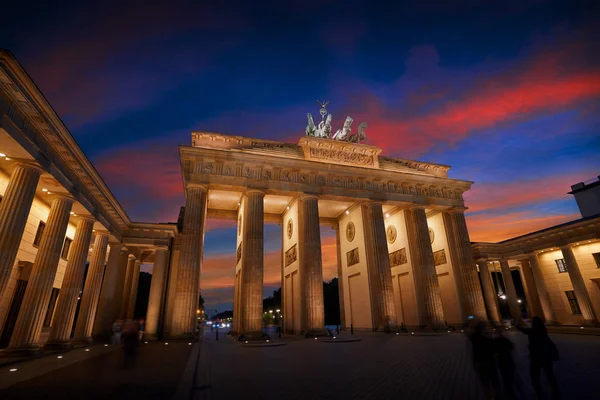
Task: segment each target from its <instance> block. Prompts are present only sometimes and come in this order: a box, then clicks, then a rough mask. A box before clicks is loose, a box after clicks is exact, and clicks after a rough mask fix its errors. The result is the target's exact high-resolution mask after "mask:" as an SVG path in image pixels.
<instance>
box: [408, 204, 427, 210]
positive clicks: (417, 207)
mask: <svg viewBox="0 0 600 400" xmlns="http://www.w3.org/2000/svg"><path fill="white" fill-rule="evenodd" d="M405 209H406V210H410V211H414V210H423V211H425V205H424V204H415V205H412V206H410V207H407V208H405Z"/></svg>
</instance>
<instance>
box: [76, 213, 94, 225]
mask: <svg viewBox="0 0 600 400" xmlns="http://www.w3.org/2000/svg"><path fill="white" fill-rule="evenodd" d="M76 218H77V220H78V221H80V220H86V221H90V222H92V223H93V222H96V218H94V217H93V216H91V215H79V214H78V215H77V217H76Z"/></svg>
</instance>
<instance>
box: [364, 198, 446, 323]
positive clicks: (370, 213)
mask: <svg viewBox="0 0 600 400" xmlns="http://www.w3.org/2000/svg"><path fill="white" fill-rule="evenodd" d="M362 216H363V226H364V230H365V250H366V253H367V254H366V256H367V271H368V274H369V286H370V287H369V289H370V290H369V291H370V292H371V310H372V319H373V329H374V330H377V329H380V328H383V329H385V328H386V326H387V327H391V328H395V326H396V312H395V310H394V288H393V286H392V270H391V268H390V257H389V250H388V246H387V237H386V234H385V222H384V221H383V209H382V204H381V203H378V202H370V203H368V204H366V205H364V206H362ZM428 237H429V234H428ZM430 248H431V247H430ZM432 257H433V253H432ZM436 281H437V276H436Z"/></svg>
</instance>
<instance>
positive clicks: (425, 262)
mask: <svg viewBox="0 0 600 400" xmlns="http://www.w3.org/2000/svg"><path fill="white" fill-rule="evenodd" d="M310 120H311V122H312V118H311V119H310ZM328 121H330V119H328ZM346 121H347V123H348V121H350V123H351V119H350V118H348V119H347V120H346ZM347 126H348V127H349V124H347ZM364 126H366V125H362V124H361V127H362V128H363V131H361V132H360V133H361V134H364ZM361 127H359V129H360V128H361ZM312 128H314V125H313V126H312ZM312 128H311V129H312ZM345 128H346V126H345ZM345 128H344V129H345ZM311 132H314V130H312V131H311ZM307 133H308V130H307ZM346 133H347V132H346ZM342 136H343V135H342ZM179 151H180V157H181V169H182V177H183V185H184V188H185V197H186V201H185V208H184V210H183V212H182V215H181V221H180V223H179V224H176V223H164V224H163V223H139V222H133V221H131V220H130V219H129V217H128V216H127V214H126V213H125V211H124V210H123V209H122V207H121V205H120V204H119V203H118V202H117V200H116V199H115V198H114V196H113V195H112V193H111V192H110V190H109V188H108V187H107V186H106V184H105V183H104V182H103V180H102V178H101V177H100V175H99V174H98V172H97V171H96V170H95V168H94V166H93V165H92V164H91V162H90V161H89V160H88V159H87V157H86V156H85V154H84V153H83V152H82V151H81V149H80V148H79V146H78V144H77V143H76V142H75V140H74V139H73V137H72V136H71V134H70V133H69V131H68V130H67V128H66V127H65V125H64V124H63V123H62V121H61V120H60V118H59V116H58V115H57V114H56V113H55V112H54V110H53V109H52V107H51V106H50V104H48V102H47V100H46V99H45V98H44V96H43V95H42V93H41V92H40V91H39V89H38V88H37V87H36V85H35V84H34V83H33V82H32V80H31V79H30V77H29V76H28V75H27V73H26V72H25V71H24V70H23V68H22V67H21V66H20V65H19V63H18V62H17V61H16V60H15V59H14V57H13V56H12V55H11V54H10V53H8V52H5V51H0V153H1V154H0V196H2V197H1V202H0V335H1V336H0V338H1V339H0V345H1V346H0V347H3V348H5V350H3V353H4V354H13V353H18V352H33V351H37V350H39V349H40V348H42V347H48V348H68V347H70V346H72V345H73V343H78V342H81V343H89V342H91V341H92V340H94V339H97V338H106V337H107V336H108V335H109V334H110V331H111V326H112V323H113V322H114V321H115V320H116V319H117V318H122V319H128V318H132V317H133V310H134V306H135V302H136V295H137V285H138V277H139V270H140V265H141V264H142V263H153V264H154V266H153V274H152V283H151V288H150V297H149V305H148V311H147V315H146V330H145V335H146V336H147V337H148V338H157V337H169V338H189V337H191V336H193V335H194V334H195V332H196V327H197V308H198V300H199V291H200V279H201V269H202V268H201V266H202V258H203V246H204V236H205V226H206V220H207V218H225V219H232V220H235V221H237V241H236V243H232V252H233V251H235V254H236V265H235V274H234V276H233V277H232V280H233V282H234V287H235V289H234V328H233V329H234V330H235V331H236V332H237V333H238V334H239V335H243V336H246V337H252V336H259V335H260V332H261V323H262V313H263V310H262V297H263V270H264V264H263V263H264V257H263V256H264V254H263V251H264V250H263V249H264V241H265V237H264V224H265V223H277V224H280V225H281V227H282V249H281V253H282V265H281V280H282V286H283V293H282V297H283V315H284V318H283V321H284V330H285V331H286V332H289V333H298V334H299V333H302V334H320V333H322V332H323V331H324V309H323V286H322V281H323V272H322V261H321V256H322V255H321V235H320V232H321V229H331V228H333V229H335V230H336V232H337V253H338V257H337V258H338V266H337V267H338V277H339V290H340V307H341V310H342V311H341V314H342V315H341V317H342V323H343V325H344V326H345V327H350V326H352V327H353V328H355V329H368V330H378V329H383V328H384V327H386V326H389V327H391V328H394V327H395V326H397V325H400V324H404V325H405V326H407V327H427V328H433V327H440V326H445V325H446V324H453V325H458V324H461V323H462V322H463V321H464V320H465V318H467V317H468V316H477V317H481V318H484V319H487V318H488V313H489V315H490V318H491V319H495V318H496V314H494V311H493V307H490V306H489V305H488V309H487V310H486V305H485V303H484V296H483V293H484V292H485V293H486V298H488V297H489V290H488V289H489V288H488V287H487V286H486V284H487V283H489V282H487V280H486V279H485V278H484V279H483V287H484V289H485V290H484V291H483V292H482V289H481V287H482V286H481V284H480V280H479V277H478V269H477V267H476V264H475V261H474V260H475V259H474V255H473V251H472V248H471V243H470V240H469V234H468V231H467V226H466V223H465V216H464V211H465V206H464V201H463V193H464V192H465V191H466V190H468V189H469V188H470V186H471V184H472V182H469V181H464V180H458V179H451V178H449V177H448V170H449V167H448V166H444V165H438V164H432V163H424V162H418V161H412V160H406V159H399V158H391V157H386V156H382V155H381V152H382V150H381V149H379V148H377V147H374V146H369V145H366V144H360V143H358V142H351V141H344V140H332V139H330V138H328V137H315V136H311V135H308V136H306V137H302V138H301V139H300V140H299V142H298V143H297V144H291V143H282V142H276V141H269V140H258V139H250V138H244V137H238V136H228V135H222V134H216V133H203V132H194V133H192V145H191V146H180V148H179ZM574 229H575V230H576V231H577V232H579V231H580V230H578V229H579V228H578V227H575V228H574ZM590 230H591V231H594V232H595V235H596V236H595V238H596V239H597V224H596V225H594V226H592V227H591V228H590ZM591 235H592V236H593V235H594V234H593V233H591ZM578 237H579V236H578ZM590 238H591V237H590ZM536 243H538V242H536ZM539 243H541V242H539ZM486 246H487V245H486ZM490 246H491V247H493V248H494V251H491V250H489V251H488V250H485V251H483V250H484V249H483V247H484V246H479V247H477V246H476V251H475V253H476V254H475V257H476V258H477V260H484V259H485V260H492V259H501V260H503V261H502V262H503V263H504V264H503V266H504V267H505V269H506V268H510V265H511V264H513V262H512V261H507V260H509V259H510V260H512V259H511V257H515V255H516V253H515V252H514V251H513V250H511V249H513V247H511V246H510V245H503V244H500V245H497V246H496V245H490ZM494 246H495V247H494ZM498 246H499V247H498ZM540 246H541V244H540ZM517 247H518V246H517ZM533 248H535V249H538V248H539V246H538V247H535V246H534V247H533ZM486 249H487V248H486ZM498 249H500V250H498ZM569 257H570V258H569ZM538 258H539V259H540V264H543V262H544V261H543V259H542V257H539V256H538ZM530 260H531V259H530ZM565 260H566V261H565V262H566V263H567V266H568V268H567V270H568V273H569V276H570V277H571V275H573V276H575V275H576V274H577V272H576V271H577V269H576V268H574V267H572V265H574V264H573V263H574V261H573V260H574V257H573V255H572V253H569V252H568V251H567V256H566V257H565ZM520 262H521V263H522V261H520ZM479 267H480V268H481V270H482V271H483V270H484V269H485V267H488V264H485V265H484V264H482V263H480V264H479ZM488 268H489V267H488ZM232 269H233V266H232ZM534 273H536V272H535V270H534ZM486 276H487V275H486ZM541 276H542V278H541V279H542V280H548V284H547V288H548V289H547V292H548V291H549V290H550V288H551V285H552V283H551V282H550V280H551V277H550V275H545V274H542V275H541ZM571 279H572V281H573V282H574V283H573V286H574V288H575V287H576V286H577V288H575V295H576V296H577V298H578V299H579V298H580V296H582V293H583V292H582V285H581V274H580V276H579V278H577V277H576V276H575V278H571ZM577 279H579V280H577ZM486 282H487V283H486ZM584 283H585V282H584ZM540 287H541V286H540V285H539V283H538V281H537V280H536V289H537V292H538V294H539V303H540V304H541V306H542V305H543V304H545V303H544V302H545V300H544V298H545V297H544V291H543V290H542V289H540ZM486 288H487V289H486ZM528 288H529V286H528ZM587 289H589V288H587ZM588 292H589V290H588ZM551 296H552V295H551V294H550V297H551ZM494 300H495V299H494ZM534 301H535V300H534ZM553 304H554V303H553ZM579 304H580V307H581V308H582V310H583V309H584V308H585V307H587V304H588V303H585V302H583V301H581V300H579ZM536 306H537V303H536ZM541 306H540V307H541ZM554 307H556V305H555V304H554ZM588 308H589V307H588ZM543 311H544V312H545V311H546V309H545V308H544V309H543ZM585 312H586V314H585V315H584V318H585V319H586V320H590V321H592V320H595V316H594V317H593V318H592V317H589V318H588V314H589V312H588V310H587V309H586V311H585ZM589 315H591V314H589ZM560 318H562V314H561V313H560V312H559V311H558V309H556V311H555V313H554V317H553V318H548V319H549V320H558V321H560ZM565 321H569V320H568V319H565Z"/></svg>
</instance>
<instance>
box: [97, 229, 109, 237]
mask: <svg viewBox="0 0 600 400" xmlns="http://www.w3.org/2000/svg"><path fill="white" fill-rule="evenodd" d="M94 234H95V235H96V236H109V235H110V232H109V231H105V230H104V229H102V230H100V229H96V230H95V232H94Z"/></svg>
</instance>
